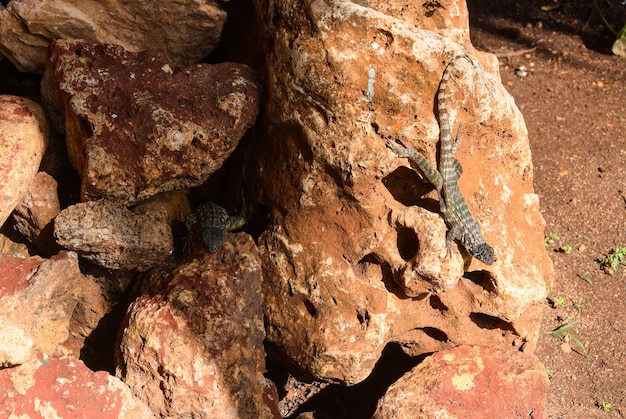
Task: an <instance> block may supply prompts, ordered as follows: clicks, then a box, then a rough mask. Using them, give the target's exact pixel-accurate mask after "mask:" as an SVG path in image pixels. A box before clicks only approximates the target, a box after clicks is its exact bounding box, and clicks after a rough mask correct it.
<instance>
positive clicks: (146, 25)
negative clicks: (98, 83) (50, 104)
mask: <svg viewBox="0 0 626 419" xmlns="http://www.w3.org/2000/svg"><path fill="white" fill-rule="evenodd" d="M94 5H95V4H94V3H93V2H91V1H85V0H53V1H50V0H21V1H12V2H9V4H8V5H7V8H6V10H2V9H3V8H2V7H0V51H2V52H3V53H4V54H5V55H6V56H7V57H8V58H10V59H11V61H12V62H13V63H14V64H15V65H16V66H17V67H18V68H19V69H20V70H21V71H26V72H37V73H41V72H43V70H44V67H45V66H46V62H47V59H48V46H49V45H50V42H51V41H53V40H55V39H72V38H74V39H84V40H87V41H90V42H97V43H110V44H116V45H122V46H124V48H126V49H127V50H129V51H142V50H146V49H151V50H156V51H161V52H163V53H167V54H169V56H170V57H172V59H173V60H174V61H176V62H179V63H181V64H191V63H196V62H199V61H201V60H202V59H203V58H205V57H207V56H208V55H209V53H210V52H211V51H212V50H213V49H214V48H215V47H216V45H217V43H218V42H219V39H220V37H221V33H222V27H223V25H224V23H225V22H226V13H225V12H224V11H223V10H222V8H221V7H220V5H219V4H218V2H215V1H212V0H184V1H161V2H152V1H146V0H126V1H119V0H111V1H106V2H98V3H97V7H94ZM0 6H1V5H0Z"/></svg>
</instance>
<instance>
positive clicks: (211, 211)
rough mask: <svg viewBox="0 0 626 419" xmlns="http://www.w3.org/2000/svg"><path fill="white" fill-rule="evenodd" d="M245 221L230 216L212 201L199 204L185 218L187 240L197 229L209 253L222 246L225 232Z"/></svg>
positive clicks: (241, 224)
mask: <svg viewBox="0 0 626 419" xmlns="http://www.w3.org/2000/svg"><path fill="white" fill-rule="evenodd" d="M245 223H246V220H245V219H244V218H243V217H237V216H235V217H231V216H230V215H228V212H226V210H225V209H224V208H222V207H220V206H219V205H217V204H215V203H213V202H206V203H204V204H201V205H199V206H198V207H197V208H196V209H195V211H194V212H192V213H191V214H188V215H187V217H186V218H185V224H186V225H187V236H188V241H189V240H190V237H191V235H193V234H194V229H195V230H199V233H196V234H199V236H200V237H201V239H202V243H203V244H204V245H205V246H206V248H207V250H208V251H209V253H215V252H217V251H218V250H220V249H221V248H222V246H223V245H224V242H225V241H226V232H227V231H232V230H236V229H238V228H240V227H242V226H243V225H244V224H245Z"/></svg>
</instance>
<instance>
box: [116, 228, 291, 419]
mask: <svg viewBox="0 0 626 419" xmlns="http://www.w3.org/2000/svg"><path fill="white" fill-rule="evenodd" d="M228 240H229V242H228V243H227V244H226V245H225V247H224V249H223V251H220V252H218V253H213V254H209V253H207V252H206V251H205V250H204V249H198V250H199V251H198V253H197V255H196V256H194V257H193V258H191V259H190V260H187V261H186V262H184V263H182V264H180V265H179V266H177V267H176V268H174V269H172V270H165V269H163V270H161V271H160V272H154V271H153V272H152V273H151V274H150V275H149V276H148V277H147V278H146V280H145V281H144V283H143V286H142V288H143V295H142V296H140V297H139V298H137V299H136V300H135V301H134V302H133V304H132V305H131V307H130V309H129V313H128V318H127V324H125V325H124V328H123V334H122V338H121V344H120V354H119V358H118V374H117V375H118V376H119V377H120V378H122V379H123V380H124V382H125V383H127V384H128V385H130V387H131V389H132V391H133V392H134V394H135V395H136V396H137V397H139V398H140V399H142V400H144V401H145V402H146V403H147V404H148V405H149V406H150V408H151V409H152V410H153V411H154V412H156V413H157V414H158V415H161V416H162V417H207V418H213V417H216V418H217V417H219V418H272V417H279V416H277V414H276V413H275V412H277V402H278V400H277V397H276V394H275V390H274V391H273V390H272V387H271V386H269V385H268V383H267V382H266V380H265V378H264V377H263V372H264V369H265V365H264V364H265V359H264V358H265V355H264V351H263V338H264V330H263V315H262V308H261V304H262V298H261V282H262V281H263V277H262V274H261V261H260V259H259V256H258V251H257V249H256V245H255V244H254V242H253V241H252V239H251V238H250V237H249V236H248V235H246V234H243V233H239V234H237V235H234V234H231V233H229V234H228Z"/></svg>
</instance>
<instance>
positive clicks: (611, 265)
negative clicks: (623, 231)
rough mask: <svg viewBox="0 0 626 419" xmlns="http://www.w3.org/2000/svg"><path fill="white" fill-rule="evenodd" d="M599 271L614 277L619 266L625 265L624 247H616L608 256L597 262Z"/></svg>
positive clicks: (625, 248)
mask: <svg viewBox="0 0 626 419" xmlns="http://www.w3.org/2000/svg"><path fill="white" fill-rule="evenodd" d="M598 262H599V263H600V269H602V270H603V271H604V272H605V273H607V274H608V275H614V274H615V270H616V269H617V268H618V267H619V265H626V247H622V246H617V247H616V248H615V249H613V250H611V252H610V253H609V254H606V255H604V256H602V258H601V259H599V260H598Z"/></svg>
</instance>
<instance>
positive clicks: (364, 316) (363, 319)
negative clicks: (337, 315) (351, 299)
mask: <svg viewBox="0 0 626 419" xmlns="http://www.w3.org/2000/svg"><path fill="white" fill-rule="evenodd" d="M356 318H357V320H358V321H359V323H361V324H362V325H364V326H365V327H367V326H368V325H369V323H370V313H369V311H367V310H360V309H359V310H357V312H356Z"/></svg>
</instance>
